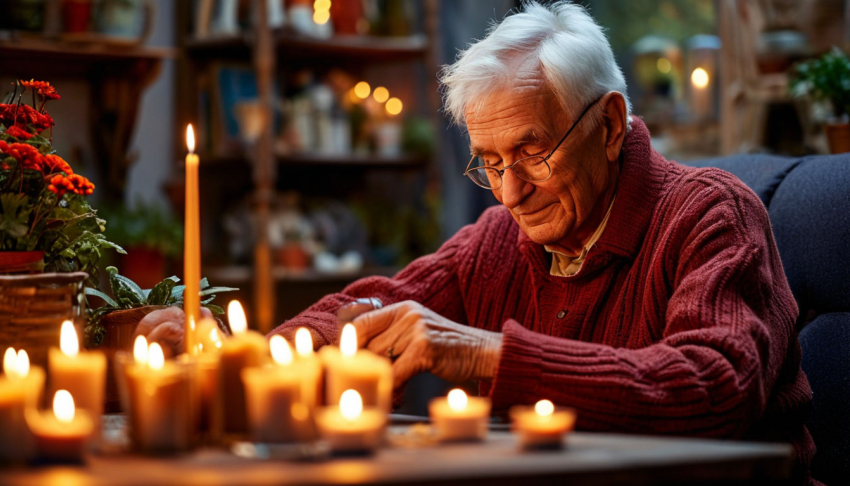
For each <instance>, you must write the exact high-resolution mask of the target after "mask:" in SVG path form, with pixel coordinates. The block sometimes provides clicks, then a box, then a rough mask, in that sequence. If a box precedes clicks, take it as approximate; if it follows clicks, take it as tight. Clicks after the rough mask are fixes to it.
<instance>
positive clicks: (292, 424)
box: [242, 336, 313, 443]
mask: <svg viewBox="0 0 850 486" xmlns="http://www.w3.org/2000/svg"><path fill="white" fill-rule="evenodd" d="M269 347H270V348H271V354H272V360H273V361H274V363H273V364H270V365H267V366H262V367H254V368H246V369H244V370H242V381H243V383H244V385H245V399H246V404H247V409H248V422H249V426H250V430H251V438H252V440H254V441H257V442H270V443H274V442H298V441H303V440H309V439H312V438H313V425H312V417H311V410H310V407H309V405H308V403H307V402H306V401H305V398H306V397H305V396H304V391H305V390H306V388H305V386H304V384H303V383H302V377H303V373H302V372H303V371H304V364H305V363H303V362H301V363H299V362H293V357H292V350H291V349H290V348H289V343H287V342H286V339H284V338H283V337H282V336H272V338H271V340H270V341H269Z"/></svg>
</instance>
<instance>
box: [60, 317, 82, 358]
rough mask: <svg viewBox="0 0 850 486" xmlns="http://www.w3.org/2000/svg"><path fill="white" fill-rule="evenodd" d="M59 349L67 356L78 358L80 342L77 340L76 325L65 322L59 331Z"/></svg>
mask: <svg viewBox="0 0 850 486" xmlns="http://www.w3.org/2000/svg"><path fill="white" fill-rule="evenodd" d="M59 349H61V350H62V353H64V354H65V355H66V356H76V355H77V354H78V353H79V352H80V342H79V341H78V340H77V330H76V329H74V323H73V322H71V321H65V322H63V323H62V328H61V329H60V330H59Z"/></svg>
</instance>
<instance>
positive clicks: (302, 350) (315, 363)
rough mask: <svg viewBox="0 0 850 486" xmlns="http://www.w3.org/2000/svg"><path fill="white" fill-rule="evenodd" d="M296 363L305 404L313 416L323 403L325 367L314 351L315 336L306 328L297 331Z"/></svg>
mask: <svg viewBox="0 0 850 486" xmlns="http://www.w3.org/2000/svg"><path fill="white" fill-rule="evenodd" d="M295 363H296V364H297V365H298V368H299V374H300V375H301V382H302V384H303V385H304V390H303V391H302V394H303V396H304V402H305V403H306V404H307V406H308V407H309V408H310V414H311V415H312V414H313V412H314V411H315V409H316V407H318V406H319V405H320V404H321V403H322V395H323V390H324V379H323V375H324V367H323V365H322V360H321V359H320V358H319V355H318V354H316V352H315V351H313V335H312V334H310V331H309V330H308V329H306V328H304V327H301V328H299V329H298V330H297V331H295Z"/></svg>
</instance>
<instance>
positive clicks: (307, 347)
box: [295, 327, 313, 358]
mask: <svg viewBox="0 0 850 486" xmlns="http://www.w3.org/2000/svg"><path fill="white" fill-rule="evenodd" d="M295 352H296V353H298V356H301V357H302V358H303V357H305V356H310V355H311V354H313V335H312V334H310V331H309V330H308V329H306V328H304V327H299V328H298V330H297V331H295Z"/></svg>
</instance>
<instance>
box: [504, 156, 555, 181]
mask: <svg viewBox="0 0 850 486" xmlns="http://www.w3.org/2000/svg"><path fill="white" fill-rule="evenodd" d="M513 170H514V173H516V175H517V177H519V178H520V179H522V180H524V181H528V182H540V181H545V180H546V179H547V178H548V177H549V174H551V172H552V171H551V169H549V164H548V163H546V159H544V158H543V157H526V158H524V159H520V160H517V161H516V163H515V164H514V166H513Z"/></svg>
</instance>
